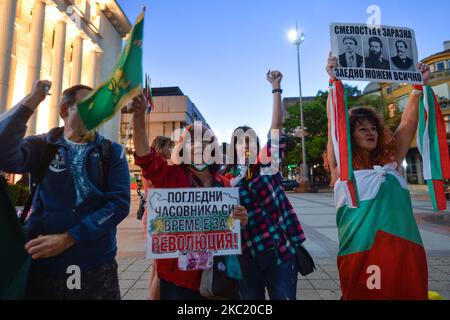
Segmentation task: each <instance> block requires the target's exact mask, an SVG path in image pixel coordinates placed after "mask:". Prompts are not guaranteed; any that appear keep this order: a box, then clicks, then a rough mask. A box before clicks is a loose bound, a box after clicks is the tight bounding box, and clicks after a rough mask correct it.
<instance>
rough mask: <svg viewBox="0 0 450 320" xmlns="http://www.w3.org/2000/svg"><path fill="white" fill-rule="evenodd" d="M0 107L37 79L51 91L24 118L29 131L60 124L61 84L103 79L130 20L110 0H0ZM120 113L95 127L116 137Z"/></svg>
mask: <svg viewBox="0 0 450 320" xmlns="http://www.w3.org/2000/svg"><path fill="white" fill-rule="evenodd" d="M0 24H1V29H0V113H2V112H4V111H5V110H7V109H8V108H11V107H12V106H14V105H15V104H16V103H18V102H19V101H20V100H21V99H22V98H23V97H24V96H25V95H26V94H27V93H29V92H30V91H31V88H32V85H33V83H34V82H35V81H36V80H38V79H48V80H51V81H52V88H51V90H50V93H51V95H50V96H49V97H48V98H47V99H46V100H45V101H44V102H43V103H42V104H41V106H39V108H38V109H37V112H35V115H34V116H33V117H32V119H30V122H29V123H28V134H36V133H43V132H47V131H48V130H49V129H50V128H52V127H55V126H58V125H60V124H61V122H62V120H61V119H60V117H59V112H58V107H59V102H60V98H61V93H62V91H63V90H64V89H66V88H68V87H70V86H73V85H76V84H85V85H88V86H91V87H96V86H97V85H99V84H100V83H101V82H103V81H104V80H106V78H107V77H108V75H109V73H110V72H111V71H112V68H113V67H114V65H115V62H116V59H117V57H118V56H119V55H120V52H121V50H122V45H123V39H124V37H125V36H126V35H127V34H128V32H129V31H130V30H131V24H130V22H129V20H128V18H127V17H126V16H125V14H124V12H123V11H122V9H121V8H120V6H119V5H118V3H117V2H116V1H114V0H0ZM119 125H120V114H118V115H117V116H116V117H114V118H113V119H112V120H111V121H109V122H108V123H106V124H105V125H103V126H102V127H101V128H100V129H99V131H100V132H101V133H102V134H103V135H105V136H106V137H108V138H109V139H111V140H115V141H118V140H119Z"/></svg>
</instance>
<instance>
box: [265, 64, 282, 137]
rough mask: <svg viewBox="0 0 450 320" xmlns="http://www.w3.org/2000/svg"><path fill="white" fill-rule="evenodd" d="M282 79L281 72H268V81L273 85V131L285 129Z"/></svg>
mask: <svg viewBox="0 0 450 320" xmlns="http://www.w3.org/2000/svg"><path fill="white" fill-rule="evenodd" d="M281 79H283V75H282V74H281V72H280V71H272V72H271V71H270V70H269V71H268V72H267V81H269V82H270V84H271V85H272V89H273V90H274V92H273V111H272V125H271V127H270V128H271V129H279V130H281V129H282V128H283V107H282V104H281V87H280V86H281Z"/></svg>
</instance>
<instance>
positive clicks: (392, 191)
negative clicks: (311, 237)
mask: <svg viewBox="0 0 450 320" xmlns="http://www.w3.org/2000/svg"><path fill="white" fill-rule="evenodd" d="M396 168H397V163H395V162H394V163H391V164H389V165H386V166H384V167H381V166H375V167H374V169H368V170H356V171H355V172H354V174H355V179H356V183H357V184H358V198H359V201H360V202H359V207H358V208H351V207H350V206H349V205H348V202H347V196H346V192H347V191H346V189H347V187H346V185H345V182H342V181H337V182H336V184H335V187H334V192H335V202H336V207H337V216H336V221H337V226H338V234H339V253H338V259H337V262H338V270H339V279H340V283H341V290H342V297H343V299H344V300H359V299H362V300H374V299H380V300H426V299H427V298H428V266H427V260H426V255H425V250H424V247H423V244H422V239H421V237H420V233H419V229H418V227H417V223H416V221H415V219H414V215H413V210H412V205H411V196H410V193H409V191H408V187H407V182H406V180H405V178H404V177H402V176H401V175H400V174H399V173H398V171H397V170H396Z"/></svg>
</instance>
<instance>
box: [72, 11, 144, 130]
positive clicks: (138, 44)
mask: <svg viewBox="0 0 450 320" xmlns="http://www.w3.org/2000/svg"><path fill="white" fill-rule="evenodd" d="M143 35H144V12H142V13H141V14H140V15H139V17H138V18H137V19H136V22H135V24H134V26H133V29H132V30H131V33H130V35H129V37H128V40H127V44H126V46H125V48H124V50H123V51H122V53H121V55H120V56H119V60H118V62H117V64H116V67H115V68H114V71H113V73H112V74H111V75H110V76H109V78H108V79H107V80H106V81H105V82H104V83H103V84H101V85H100V86H99V87H98V88H97V89H96V90H95V91H94V92H93V93H91V94H90V95H89V96H88V97H87V98H86V99H84V100H83V101H81V102H80V103H79V104H78V112H79V114H80V117H81V119H82V121H83V123H84V125H85V127H86V129H88V130H93V129H95V128H97V127H98V126H99V125H100V124H102V123H104V122H106V121H108V120H109V119H111V118H112V117H113V116H114V114H115V113H116V112H117V111H119V110H120V109H121V108H122V107H123V106H124V105H125V104H126V103H127V102H128V101H129V100H130V99H132V98H134V97H135V96H137V95H138V94H140V93H141V92H142V41H143Z"/></svg>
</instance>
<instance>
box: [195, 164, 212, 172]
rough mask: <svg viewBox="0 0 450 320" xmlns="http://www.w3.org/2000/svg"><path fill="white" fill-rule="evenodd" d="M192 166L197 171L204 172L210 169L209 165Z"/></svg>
mask: <svg viewBox="0 0 450 320" xmlns="http://www.w3.org/2000/svg"><path fill="white" fill-rule="evenodd" d="M191 166H192V167H193V168H195V170H197V171H204V170H205V169H206V168H208V165H207V164H191Z"/></svg>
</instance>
